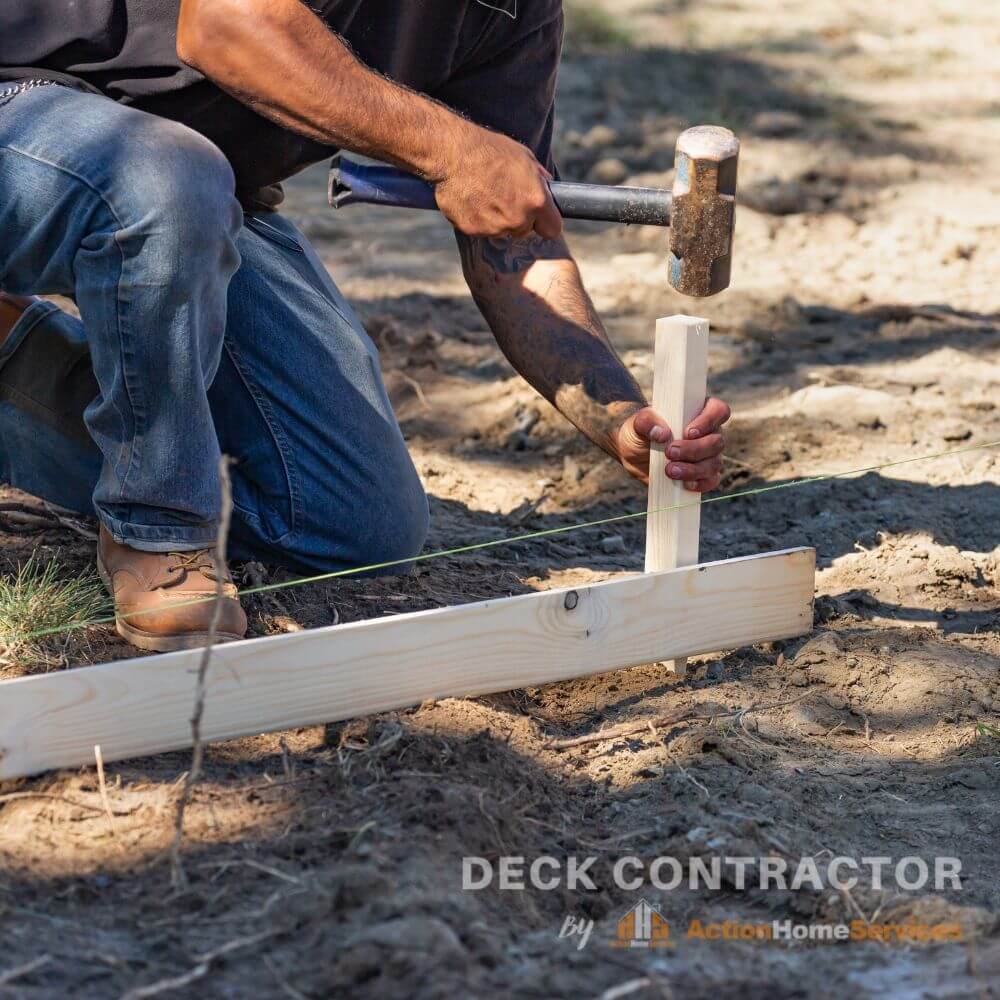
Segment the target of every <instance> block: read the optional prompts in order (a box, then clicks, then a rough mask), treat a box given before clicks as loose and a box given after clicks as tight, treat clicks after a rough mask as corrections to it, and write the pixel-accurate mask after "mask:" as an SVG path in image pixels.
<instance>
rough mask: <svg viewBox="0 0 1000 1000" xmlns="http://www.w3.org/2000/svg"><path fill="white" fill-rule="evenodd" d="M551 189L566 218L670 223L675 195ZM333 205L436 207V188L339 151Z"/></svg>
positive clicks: (557, 185)
mask: <svg viewBox="0 0 1000 1000" xmlns="http://www.w3.org/2000/svg"><path fill="white" fill-rule="evenodd" d="M549 190H550V191H551V192H552V198H553V200H554V201H555V203H556V207H557V208H558V209H559V212H560V214H561V215H562V216H563V218H566V219H590V220H593V221H599V222H620V223H634V224H636V225H643V226H669V225H670V207H671V203H672V197H671V194H670V192H669V191H666V190H664V189H661V188H640V187H607V186H606V185H602V184H573V183H568V182H566V181H551V182H550V183H549ZM329 193H330V204H331V205H332V206H333V207H334V208H343V207H344V206H345V205H355V204H372V205H394V206H396V207H398V208H427V209H434V210H437V207H438V206H437V202H436V201H435V199H434V188H433V186H432V185H430V184H428V183H427V182H426V181H422V180H421V179H420V178H419V177H414V176H413V175H412V174H407V173H404V172H403V171H402V170H396V169H395V167H384V166H380V165H372V164H366V163H358V162H357V161H356V160H352V159H350V158H349V157H346V156H343V155H342V154H340V153H338V154H337V155H336V156H335V157H334V158H333V163H332V165H331V169H330V192H329Z"/></svg>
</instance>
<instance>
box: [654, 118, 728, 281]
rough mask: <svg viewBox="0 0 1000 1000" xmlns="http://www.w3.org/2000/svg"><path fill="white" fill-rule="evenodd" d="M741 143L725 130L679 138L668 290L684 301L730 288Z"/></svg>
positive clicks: (702, 129) (695, 131) (693, 131)
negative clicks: (680, 295)
mask: <svg viewBox="0 0 1000 1000" xmlns="http://www.w3.org/2000/svg"><path fill="white" fill-rule="evenodd" d="M739 155H740V141H739V139H737V138H736V136H735V135H733V133H732V132H730V131H729V129H727V128H722V127H720V126H718V125H698V126H696V127H695V128H689V129H688V130H687V131H685V132H682V133H681V134H680V136H679V138H678V139H677V152H676V154H675V157H674V166H675V168H676V174H675V179H674V190H673V208H672V209H671V219H670V258H669V266H670V284H671V285H672V286H673V287H674V288H676V289H677V291H679V292H682V293H683V294H684V295H695V296H700V297H704V296H706V295H715V294H716V292H721V291H722V290H723V289H724V288H727V287H728V286H729V272H730V268H731V265H732V261H733V215H734V209H735V207H736V164H737V161H738V159H739Z"/></svg>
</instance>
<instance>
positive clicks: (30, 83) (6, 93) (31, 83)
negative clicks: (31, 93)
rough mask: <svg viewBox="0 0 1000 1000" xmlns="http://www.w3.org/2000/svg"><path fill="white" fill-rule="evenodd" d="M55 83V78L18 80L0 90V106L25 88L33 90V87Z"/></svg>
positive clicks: (48, 85)
mask: <svg viewBox="0 0 1000 1000" xmlns="http://www.w3.org/2000/svg"><path fill="white" fill-rule="evenodd" d="M55 83H56V81H55V80H19V81H18V82H17V83H15V84H14V85H13V86H10V87H7V88H6V89H5V90H0V108H2V107H3V106H4V105H5V104H9V103H10V102H11V101H12V100H14V98H15V97H17V95H18V94H23V93H24V92H25V91H26V90H33V89H34V88H35V87H50V86H52V85H54V84H55Z"/></svg>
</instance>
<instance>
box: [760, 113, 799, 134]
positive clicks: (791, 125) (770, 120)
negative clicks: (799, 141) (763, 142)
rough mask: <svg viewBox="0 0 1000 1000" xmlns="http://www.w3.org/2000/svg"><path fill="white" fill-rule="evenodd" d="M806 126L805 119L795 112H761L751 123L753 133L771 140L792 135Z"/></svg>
mask: <svg viewBox="0 0 1000 1000" xmlns="http://www.w3.org/2000/svg"><path fill="white" fill-rule="evenodd" d="M804 126H805V119H804V118H803V117H802V115H800V114H798V113H797V112H795V111H761V112H759V113H758V114H756V115H754V116H753V119H752V120H751V122H750V130H751V131H752V132H756V133H757V134H758V135H764V136H769V137H771V138H778V137H779V136H784V135H792V134H793V133H794V132H799V131H801V129H802V128H803V127H804Z"/></svg>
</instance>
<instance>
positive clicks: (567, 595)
mask: <svg viewBox="0 0 1000 1000" xmlns="http://www.w3.org/2000/svg"><path fill="white" fill-rule="evenodd" d="M814 574H815V551H814V550H813V549H790V550H788V551H785V552H776V553H770V554H767V555H760V556H750V557H747V558H743V559H732V560H728V561H726V562H718V563H707V564H705V565H702V566H696V567H689V568H686V569H680V570H673V571H669V572H662V573H648V574H639V575H636V576H634V577H628V578H626V579H621V580H612V581H608V582H607V583H598V584H594V585H592V586H589V587H581V588H578V589H575V590H570V589H562V590H552V591H545V592H542V593H538V594H526V595H524V596H520V597H509V598H504V599H501V600H497V601H485V602H482V603H478V604H468V605H464V606H459V607H451V608H443V609H440V610H436V611H420V612H416V613H414V614H405V615H399V616H397V617H394V618H382V619H378V620H375V621H366V622H356V623H352V624H348V625H337V626H332V627H328V628H321V629H315V630H312V631H307V632H298V633H294V634H292V635H283V636H273V637H268V638H263V639H248V640H245V641H243V642H236V643H231V644H228V645H225V646H220V647H218V648H217V649H216V650H215V652H214V653H213V657H212V667H211V670H210V672H209V678H208V687H207V694H206V699H205V714H204V718H203V721H202V733H203V735H204V738H205V739H206V740H222V739H228V738H231V737H237V736H246V735H252V734H256V733H261V732H265V731H272V730H282V729H291V728H295V727H297V726H308V725H314V724H319V723H324V722H334V721H337V720H339V719H348V718H354V717H358V716H364V715H370V714H372V713H375V712H384V711H387V710H389V709H395V708H403V707H405V706H409V705H416V704H419V703H420V702H422V701H424V700H426V699H428V698H442V697H445V696H449V695H452V696H466V695H476V694H485V693H487V692H493V691H506V690H510V689H512V688H519V687H524V686H531V685H536V684H545V683H548V682H550V681H561V680H566V679H568V678H572V677H581V676H584V675H586V674H594V673H601V672H603V671H606V670H612V669H615V668H618V667H626V666H632V665H634V664H638V663H649V662H652V661H656V660H660V659H663V658H665V657H667V658H671V657H677V656H687V655H690V654H694V653H700V652H708V651H712V650H717V649H724V648H730V647H736V646H742V645H746V644H748V643H753V642H764V641H766V640H770V639H779V638H785V637H789V636H794V635H800V634H802V633H803V632H807V631H808V630H809V629H810V628H811V627H812V597H813V577H814ZM200 655H201V652H200V651H199V650H187V651H183V652H178V653H166V654H163V655H161V656H156V657H147V658H142V659H136V660H124V661H119V662H117V663H105V664H100V665H98V666H92V667H82V668H79V669H75V670H68V671H64V672H62V673H53V674H45V675H42V676H37V677H26V678H21V679H19V680H13V681H5V682H3V683H0V778H12V777H16V776H19V775H26V774H35V773H38V772H40V771H45V770H49V769H51V768H56V767H67V766H71V765H78V764H89V763H91V762H92V761H93V752H94V744H95V743H100V745H101V748H102V750H103V753H104V757H105V760H120V759H122V758H125V757H139V756H144V755H147V754H154V753H160V752H162V751H166V750H176V749H179V748H181V747H186V746H189V745H190V742H191V732H190V726H189V719H190V716H191V709H192V703H193V696H194V685H195V677H196V670H197V665H198V659H199V657H200Z"/></svg>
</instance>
